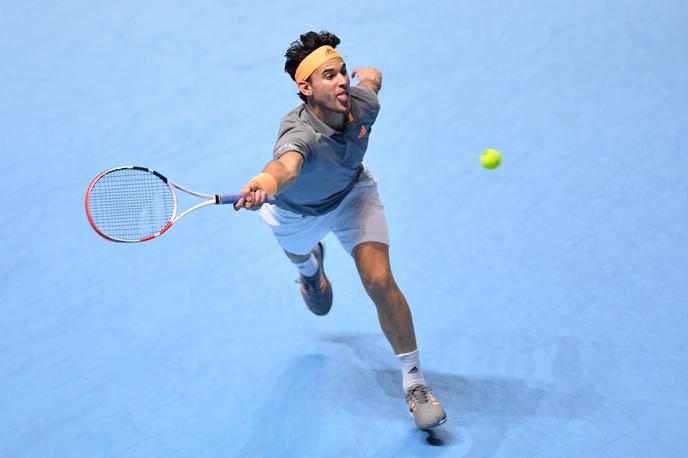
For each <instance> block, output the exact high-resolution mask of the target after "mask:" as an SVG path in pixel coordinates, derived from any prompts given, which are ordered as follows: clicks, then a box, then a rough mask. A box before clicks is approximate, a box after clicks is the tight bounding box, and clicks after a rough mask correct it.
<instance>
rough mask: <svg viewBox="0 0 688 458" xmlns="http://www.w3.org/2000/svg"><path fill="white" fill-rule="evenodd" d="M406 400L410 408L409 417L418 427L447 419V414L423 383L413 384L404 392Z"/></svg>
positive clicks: (432, 425)
mask: <svg viewBox="0 0 688 458" xmlns="http://www.w3.org/2000/svg"><path fill="white" fill-rule="evenodd" d="M406 402H408V405H409V408H410V409H411V412H410V413H411V418H413V420H414V421H415V422H416V427H417V428H418V429H429V428H433V427H435V426H439V425H441V424H442V423H444V422H445V421H447V414H446V413H445V411H444V408H443V407H442V404H440V401H438V400H437V398H435V396H433V395H432V391H431V390H430V388H429V387H428V386H426V385H423V384H418V385H413V386H411V387H410V388H409V389H408V391H407V392H406Z"/></svg>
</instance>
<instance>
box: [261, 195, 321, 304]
mask: <svg viewBox="0 0 688 458" xmlns="http://www.w3.org/2000/svg"><path fill="white" fill-rule="evenodd" d="M260 216H261V218H262V219H263V221H265V222H266V223H267V224H268V225H269V226H270V228H271V229H272V233H273V235H274V236H275V238H276V239H277V241H278V243H279V244H280V246H281V247H282V249H283V250H284V252H285V253H286V254H287V257H288V258H289V259H290V260H291V262H292V263H293V264H294V265H295V266H296V268H297V269H298V271H299V279H298V283H299V288H300V290H301V295H302V297H303V299H304V301H305V302H306V305H307V306H308V308H309V310H310V311H311V312H313V313H315V314H316V315H326V314H327V313H328V312H329V311H330V308H331V307H332V285H331V284H330V281H329V280H328V278H327V276H326V275H325V268H324V264H323V261H324V258H325V244H324V243H323V242H322V238H323V237H325V235H326V234H327V233H328V232H329V231H330V226H331V223H330V221H329V220H328V218H329V217H328V215H323V216H306V215H299V214H296V213H293V212H290V211H288V210H283V209H280V208H278V207H277V206H275V205H270V204H265V205H263V206H262V208H261V209H260Z"/></svg>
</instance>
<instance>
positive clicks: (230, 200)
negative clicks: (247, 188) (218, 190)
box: [215, 194, 243, 205]
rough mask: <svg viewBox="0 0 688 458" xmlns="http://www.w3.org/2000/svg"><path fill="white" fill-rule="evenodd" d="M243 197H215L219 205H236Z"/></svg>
mask: <svg viewBox="0 0 688 458" xmlns="http://www.w3.org/2000/svg"><path fill="white" fill-rule="evenodd" d="M242 197H243V195H241V194H217V195H215V201H216V202H217V203H218V204H222V205H224V204H234V203H236V202H237V201H238V200H239V199H241V198H242Z"/></svg>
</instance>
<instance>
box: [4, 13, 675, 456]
mask: <svg viewBox="0 0 688 458" xmlns="http://www.w3.org/2000/svg"><path fill="white" fill-rule="evenodd" d="M321 29H326V30H330V31H332V32H334V33H336V34H337V35H338V36H339V37H340V38H341V39H342V44H341V45H340V46H339V47H338V49H339V50H340V52H341V53H342V55H343V56H344V57H345V59H346V60H347V62H348V66H349V68H353V67H355V66H361V65H374V66H377V67H379V68H380V69H381V70H382V72H383V73H384V86H383V89H382V91H381V93H380V101H381V104H382V110H381V112H380V116H379V117H378V121H377V123H376V124H375V126H374V128H373V132H372V134H371V139H370V146H369V148H368V153H367V155H366V164H367V165H368V167H369V168H370V169H371V170H372V172H373V173H374V174H375V175H376V176H377V178H378V180H379V189H380V193H381V196H382V199H383V202H384V203H385V207H386V211H387V217H388V221H389V225H390V235H391V243H392V246H391V256H392V265H393V270H394V273H395V276H396V279H397V282H398V283H399V285H400V286H401V289H402V291H403V292H404V294H405V295H406V297H407V298H408V300H409V303H410V304H411V309H412V311H413V315H414V321H415V326H416V333H417V336H418V341H419V348H420V352H421V359H422V363H423V369H424V371H425V375H426V378H427V379H428V382H429V383H430V385H431V386H432V387H433V388H434V391H435V394H436V395H437V397H438V398H439V399H440V400H442V402H443V403H444V405H445V407H446V409H447V412H448V416H449V419H448V421H447V423H446V424H445V425H443V426H441V427H439V428H437V429H436V430H435V431H434V432H433V433H431V434H429V433H426V432H422V431H419V430H416V429H415V427H414V426H413V423H412V422H411V420H410V419H409V417H408V415H407V407H406V404H405V401H404V398H403V393H402V390H401V385H400V383H401V376H400V372H399V367H398V364H397V361H396V359H395V358H394V355H393V352H392V350H391V348H390V347H389V345H388V343H387V341H386V340H385V338H384V337H383V335H382V332H381V331H380V328H379V325H378V322H377V316H376V312H375V307H374V305H373V304H372V302H371V301H370V299H369V298H368V297H367V295H366V294H365V291H364V289H363V287H362V286H361V284H360V281H359V278H358V275H357V273H356V269H355V266H354V264H353V261H352V259H351V258H350V257H349V255H348V254H347V253H345V252H344V250H343V249H342V248H341V247H340V246H339V245H338V243H337V241H336V239H335V238H334V237H332V236H328V238H327V239H326V243H327V244H328V247H329V253H328V257H327V260H326V262H327V272H328V275H329V276H330V278H331V280H332V282H333V288H334V294H335V301H334V306H333V309H332V312H331V313H330V314H329V315H328V316H326V317H317V316H314V315H312V314H311V313H310V312H309V311H308V310H307V309H306V307H305V305H304V304H303V302H302V300H301V297H300V294H299V291H298V288H297V285H295V284H294V280H295V279H296V277H297V274H296V270H295V269H294V267H293V266H292V265H291V263H290V262H289V261H288V259H287V258H286V257H285V256H284V255H283V253H282V252H281V250H280V249H279V247H278V245H277V243H276V241H275V240H274V239H273V237H272V234H271V233H270V231H269V229H268V227H267V226H266V225H265V224H264V223H263V222H262V221H261V220H260V219H259V217H258V215H257V214H255V213H249V212H241V213H235V212H233V211H232V210H231V208H227V207H211V208H206V209H202V210H199V211H198V212H196V213H192V214H191V215H189V216H188V217H186V218H185V219H183V220H182V221H181V222H180V223H179V224H178V225H177V226H175V227H173V228H172V229H171V230H170V231H169V232H168V233H167V234H165V235H164V236H163V237H161V238H159V239H157V240H153V241H151V242H147V243H143V244H115V243H111V242H108V241H105V240H104V239H102V238H100V237H98V235H96V233H95V232H93V230H92V229H91V228H90V226H89V225H88V223H87V220H86V217H85V213H84V194H85V190H86V187H87V185H88V184H89V182H90V180H91V179H92V177H93V176H95V175H96V174H97V173H98V172H100V171H102V170H105V169H107V168H109V167H112V166H117V165H129V164H131V165H142V166H148V167H152V168H155V169H157V170H160V171H161V172H163V173H165V174H166V175H167V176H169V177H170V178H172V179H174V180H175V181H177V182H178V183H180V184H182V185H185V186H187V187H189V188H191V189H194V190H198V191H201V192H209V193H216V192H235V191H237V190H238V189H239V187H241V185H242V184H244V182H245V181H246V180H247V179H248V178H250V177H251V176H253V175H254V174H255V173H257V172H258V171H260V169H262V167H263V165H264V164H265V162H267V161H268V160H269V159H270V158H271V154H272V147H273V144H274V141H275V136H276V133H277V128H278V124H279V120H280V119H281V117H282V116H283V115H284V114H285V113H286V112H287V111H288V110H290V109H291V108H293V107H294V106H296V105H297V104H298V103H300V101H299V100H298V98H297V97H296V88H295V86H294V84H293V83H292V81H291V80H290V78H289V77H288V75H287V74H286V73H284V72H283V70H282V68H283V65H284V59H283V55H284V52H285V51H286V49H287V47H288V46H289V44H290V43H291V41H293V40H295V39H297V38H298V36H299V34H300V33H302V32H305V31H308V30H321ZM687 69H688V2H687V1H686V0H671V1H670V0H624V1H622V0H607V1H603V2H600V1H593V0H581V1H562V2H551V1H542V0H532V1H527V2H519V1H513V0H505V1H501V2H492V1H478V0H468V1H462V2H453V1H438V2H425V3H423V2H406V1H394V2H392V1H388V2H368V1H362V0H354V1H350V2H344V3H342V2H339V3H336V2H331V3H317V2H316V3H314V2H305V1H299V0H297V1H292V2H274V3H273V2H264V1H262V0H254V1H240V2H235V1H220V0H199V1H196V2H183V1H144V2H135V1H131V0H125V1H120V2H99V1H93V2H90V1H83V0H73V1H66V0H56V1H49V2H48V1H46V2H38V1H33V0H31V1H18V0H5V1H3V2H2V4H1V5H0V153H1V154H2V168H0V176H1V178H2V180H1V182H2V184H3V191H2V194H1V195H2V207H1V208H2V211H1V212H0V245H1V252H2V260H3V262H2V263H1V264H0V273H1V276H0V310H1V311H2V313H0V457H3V458H5V457H7V458H10V457H11V458H14V457H38V458H48V457H87V458H91V457H118V458H133V457H359V456H360V457H369V456H370V457H373V456H374V457H407V456H409V457H413V456H424V457H425V456H427V457H436V456H443V457H682V456H686V453H688V452H686V449H687V448H688V434H687V433H686V431H687V430H688V429H687V426H686V425H687V424H688V414H687V413H686V410H687V409H688V394H687V391H686V388H685V387H686V385H687V384H688V358H687V352H688V307H687V305H688V281H686V277H687V275H686V274H687V273H688V247H687V242H688V179H687V178H686V177H687V176H688V155H687V154H686V153H687V150H686V134H687V133H688V78H687V77H686V70H687ZM488 147H492V148H497V149H499V150H500V151H501V152H502V154H503V162H502V165H501V167H499V168H498V169H496V170H491V171H490V170H485V169H484V168H482V167H481V165H480V164H479V162H478V157H479V155H480V153H481V152H482V151H483V150H484V149H486V148H488ZM682 279H683V280H682Z"/></svg>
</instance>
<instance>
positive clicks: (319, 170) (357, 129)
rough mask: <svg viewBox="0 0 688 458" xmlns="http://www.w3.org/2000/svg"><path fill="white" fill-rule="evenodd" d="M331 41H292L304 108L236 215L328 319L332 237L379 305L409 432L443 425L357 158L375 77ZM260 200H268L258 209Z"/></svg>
mask: <svg viewBox="0 0 688 458" xmlns="http://www.w3.org/2000/svg"><path fill="white" fill-rule="evenodd" d="M339 43H340V40H339V38H337V37H336V36H335V35H333V34H331V33H328V32H325V31H323V32H320V33H316V32H308V33H305V34H303V35H301V37H300V41H295V42H293V43H292V44H291V46H290V47H289V49H288V50H287V53H286V58H287V61H286V64H285V66H284V69H285V71H286V72H287V73H288V74H289V76H291V78H292V79H293V80H294V81H295V83H296V86H297V88H298V95H299V97H300V98H301V100H302V101H303V102H304V103H302V104H301V105H299V106H298V107H296V108H295V109H293V110H292V111H290V112H289V113H287V114H286V116H284V118H283V119H282V122H281V124H280V129H279V133H278V135H277V143H276V145H275V148H274V153H273V158H274V159H273V160H271V161H270V162H268V163H267V165H266V166H265V168H264V169H263V171H262V172H261V173H260V174H258V175H257V176H255V177H254V178H251V179H250V180H249V182H248V183H247V184H246V185H245V186H244V187H243V188H242V189H241V194H243V196H244V197H243V198H242V199H240V200H239V201H238V202H237V203H236V204H235V208H236V209H240V208H244V209H247V210H258V209H260V215H261V218H262V219H263V220H264V221H265V222H266V223H267V224H268V225H269V226H270V227H271V228H272V231H273V233H274V235H275V237H276V238H277V241H278V242H279V244H280V245H281V247H282V248H283V249H284V251H285V252H286V254H287V256H288V257H289V259H290V260H291V261H292V263H294V265H295V266H296V268H297V269H298V271H299V286H300V289H301V294H302V296H303V298H304V300H305V302H306V305H307V306H308V308H309V309H310V310H311V311H312V312H313V313H315V314H316V315H326V314H327V313H328V312H329V311H330V307H331V306H332V285H331V284H330V281H329V280H328V278H327V276H326V275H325V267H324V264H323V261H324V259H325V245H324V244H323V242H322V239H323V238H324V237H325V235H326V234H328V233H329V232H330V231H332V232H333V233H334V234H335V236H336V237H337V239H338V240H339V242H340V243H341V244H342V246H343V247H344V249H345V250H346V251H347V252H349V253H350V254H351V256H352V257H353V258H354V261H355V262H356V267H357V269H358V272H359V275H360V277H361V280H362V282H363V285H364V287H365V290H366V291H367V293H368V295H369V296H370V298H371V299H372V300H373V302H374V303H375V305H376V307H377V313H378V318H379V320H380V326H381V327H382V330H383V332H384V334H385V336H386V337H387V339H388V340H389V343H390V344H391V346H392V348H393V350H394V352H395V354H396V356H397V358H398V360H399V363H400V365H401V373H402V382H403V389H404V392H405V393H406V400H407V402H408V404H409V407H410V410H411V414H412V416H413V418H414V420H415V423H416V426H417V427H418V428H420V429H427V428H432V427H434V426H437V425H439V424H441V423H444V421H445V420H446V418H447V417H446V414H445V411H444V409H443V408H442V405H441V404H440V402H439V401H438V400H437V399H436V398H435V397H434V396H433V394H432V392H431V390H430V388H429V387H428V386H427V384H426V382H425V378H424V377H423V372H422V371H421V366H420V360H419V356H418V348H417V345H416V337H415V333H414V329H413V321H412V318H411V312H410V310H409V306H408V304H407V302H406V299H405V298H404V295H403V294H402V293H401V291H400V290H399V287H398V286H397V284H396V282H395V281H394V277H393V276H392V269H391V267H390V261H389V237H388V233H387V220H386V218H385V212H384V208H383V206H382V203H381V201H380V197H379V195H378V192H377V184H376V180H375V177H374V176H373V175H372V173H371V172H370V171H369V170H368V169H367V168H366V167H365V165H364V163H363V156H364V155H365V152H366V149H367V147H368V137H369V135H370V132H371V128H372V125H373V123H374V122H375V118H376V117H377V115H378V111H379V110H380V105H379V103H378V98H377V93H378V91H379V90H380V88H381V87H382V74H381V73H380V71H379V70H378V69H376V68H373V67H362V68H355V69H353V70H352V71H351V76H352V77H358V84H356V85H355V86H351V85H350V77H349V71H348V70H347V67H346V63H345V62H344V60H343V59H342V57H341V56H340V55H339V53H338V52H337V51H336V50H335V48H336V46H337V45H338V44H339ZM268 198H273V199H275V200H274V201H273V202H272V203H266V202H267V199H268Z"/></svg>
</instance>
